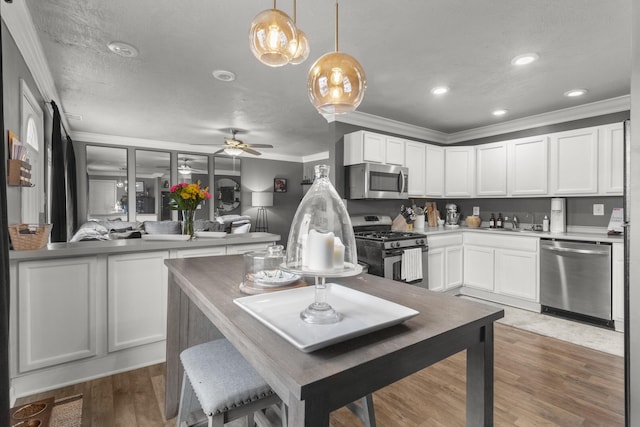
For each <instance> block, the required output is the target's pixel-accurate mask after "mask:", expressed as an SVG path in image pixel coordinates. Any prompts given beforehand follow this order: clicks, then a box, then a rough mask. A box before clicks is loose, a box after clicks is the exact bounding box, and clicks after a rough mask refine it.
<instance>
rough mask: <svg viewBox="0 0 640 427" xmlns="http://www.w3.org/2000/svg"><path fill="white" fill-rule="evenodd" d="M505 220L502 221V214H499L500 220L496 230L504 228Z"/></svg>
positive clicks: (497, 221) (497, 222)
mask: <svg viewBox="0 0 640 427" xmlns="http://www.w3.org/2000/svg"><path fill="white" fill-rule="evenodd" d="M503 223H504V220H503V219H502V214H501V213H499V214H498V219H497V220H496V228H502V227H503V226H504V225H503Z"/></svg>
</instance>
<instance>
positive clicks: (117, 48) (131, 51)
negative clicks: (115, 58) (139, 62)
mask: <svg viewBox="0 0 640 427" xmlns="http://www.w3.org/2000/svg"><path fill="white" fill-rule="evenodd" d="M107 47H108V48H109V50H110V51H111V52H113V53H115V54H116V55H120V56H124V57H125V58H135V57H136V56H138V49H136V48H135V46H132V45H130V44H129V43H125V42H111V43H109V44H108V45H107Z"/></svg>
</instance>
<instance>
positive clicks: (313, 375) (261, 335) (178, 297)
mask: <svg viewBox="0 0 640 427" xmlns="http://www.w3.org/2000/svg"><path fill="white" fill-rule="evenodd" d="M165 264H166V265H167V267H168V271H169V290H168V314H167V364H166V366H167V372H166V394H165V397H166V400H165V416H166V417H167V419H169V418H172V417H174V416H175V415H176V414H177V410H178V406H179V399H180V388H181V383H182V374H183V370H182V365H181V363H180V358H179V355H180V352H181V351H182V350H184V349H186V348H188V347H191V346H194V345H197V344H200V343H202V342H206V341H209V340H212V339H215V338H221V337H224V338H226V339H228V340H229V341H230V342H231V343H232V344H233V346H234V347H235V348H236V349H237V350H238V351H239V352H240V353H241V354H242V355H243V356H244V357H245V359H247V361H248V362H249V363H250V364H251V365H252V366H253V367H254V368H255V369H256V370H257V371H258V372H259V373H260V374H261V375H262V377H263V378H264V379H265V380H266V381H267V382H268V383H269V385H270V386H271V387H272V389H273V390H274V391H275V393H277V394H278V396H279V397H280V398H281V399H282V401H283V402H284V403H285V404H286V405H287V407H288V422H289V426H291V427H302V426H305V427H312V426H313V427H316V426H317V427H320V426H322V427H326V426H329V414H330V413H331V411H334V410H336V409H338V408H340V407H342V406H345V405H347V404H348V403H350V402H353V401H356V400H358V399H359V398H361V397H363V396H366V395H368V394H370V393H373V392H375V391H376V390H379V389H381V388H383V387H385V386H387V385H389V384H391V383H393V382H395V381H398V380H400V379H402V378H404V377H407V376H409V375H411V374H413V373H415V372H417V371H419V370H421V369H424V368H426V367H428V366H430V365H432V364H434V363H436V362H438V361H441V360H443V359H445V358H447V357H449V356H451V355H453V354H455V353H458V352H460V351H463V350H466V352H467V357H466V359H467V366H466V370H467V372H466V378H467V381H466V384H467V385H466V423H467V426H489V425H493V393H494V390H493V377H494V371H493V369H494V368H493V364H494V357H493V351H494V350H493V346H494V342H493V322H494V321H495V320H497V319H499V318H501V317H503V316H504V311H503V310H502V309H501V308H497V307H493V306H489V305H486V304H482V303H477V302H475V301H469V300H466V299H463V298H458V297H455V296H451V295H446V294H441V293H437V292H433V291H429V290H427V289H424V288H421V287H417V286H412V285H408V284H405V283H400V282H395V281H392V280H389V279H384V278H381V277H378V276H373V275H370V274H360V275H358V276H354V277H348V278H340V279H332V280H331V281H332V282H335V283H339V284H340V285H343V286H346V287H348V288H351V289H354V290H357V291H361V292H364V293H367V294H370V295H373V296H376V297H379V298H382V299H385V300H387V301H392V302H395V303H397V304H401V305H404V306H406V307H409V308H412V309H414V310H417V311H418V312H419V314H418V315H417V316H415V317H412V318H410V319H408V320H406V321H405V322H403V323H401V324H397V325H394V326H390V327H386V328H383V329H380V330H377V331H373V332H369V333H367V334H365V335H362V336H358V337H355V338H350V339H348V340H346V341H343V342H339V343H336V344H333V345H330V346H328V347H325V348H321V349H318V350H316V351H313V352H310V353H305V352H302V351H300V350H298V349H297V348H296V347H294V346H293V345H292V344H290V343H289V342H287V341H286V340H285V339H283V338H282V337H280V336H279V335H278V334H276V333H275V332H273V331H272V330H271V329H269V328H268V327H267V326H265V325H264V324H263V323H261V322H260V321H258V320H257V319H255V318H254V317H253V316H251V315H250V314H249V313H247V312H246V311H244V310H243V309H242V308H241V307H239V306H238V305H237V304H235V303H234V299H236V298H239V297H243V296H246V295H245V294H243V293H242V292H241V291H240V289H239V285H240V283H241V282H242V280H243V275H244V273H243V271H244V267H243V257H242V256H241V255H227V256H216V257H200V258H181V259H170V260H166V261H165ZM283 292H288V291H286V290H285V291H283ZM274 295H276V296H277V294H274ZM309 302H310V303H311V302H312V301H309ZM329 302H330V301H329ZM304 308H305V307H300V309H301V310H303V309H304Z"/></svg>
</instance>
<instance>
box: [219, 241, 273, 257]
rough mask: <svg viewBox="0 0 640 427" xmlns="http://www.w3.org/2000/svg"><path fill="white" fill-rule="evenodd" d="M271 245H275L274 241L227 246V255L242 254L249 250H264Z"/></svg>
mask: <svg viewBox="0 0 640 427" xmlns="http://www.w3.org/2000/svg"><path fill="white" fill-rule="evenodd" d="M271 245H273V243H249V244H246V245H233V246H227V255H242V254H246V253H247V252H253V251H264V250H265V249H266V248H267V247H268V246H271Z"/></svg>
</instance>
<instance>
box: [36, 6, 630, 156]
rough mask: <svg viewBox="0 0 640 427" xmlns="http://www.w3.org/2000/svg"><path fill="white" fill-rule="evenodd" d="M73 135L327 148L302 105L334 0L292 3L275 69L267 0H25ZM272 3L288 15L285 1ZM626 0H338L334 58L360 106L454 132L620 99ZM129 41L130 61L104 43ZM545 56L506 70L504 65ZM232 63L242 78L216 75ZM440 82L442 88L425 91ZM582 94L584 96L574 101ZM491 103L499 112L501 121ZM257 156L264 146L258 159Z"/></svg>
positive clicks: (315, 118)
mask: <svg viewBox="0 0 640 427" xmlns="http://www.w3.org/2000/svg"><path fill="white" fill-rule="evenodd" d="M27 5H28V7H29V10H30V12H31V15H32V17H33V21H34V24H35V26H36V28H37V30H38V33H39V36H40V39H41V42H42V46H43V48H44V51H45V54H46V57H47V61H48V62H49V65H50V68H51V71H52V73H53V77H54V80H55V84H56V87H57V90H58V93H59V95H60V98H61V103H62V107H63V109H64V111H65V112H68V113H74V114H80V115H82V117H83V120H82V121H77V120H70V121H69V124H70V126H71V127H72V129H73V130H74V131H81V132H92V133H99V134H107V135H118V136H127V137H135V138H147V139H153V140H163V141H174V142H182V143H185V144H198V145H200V146H202V145H218V144H222V143H223V138H224V137H225V136H229V132H228V129H229V128H238V129H242V130H245V131H247V132H246V133H244V134H242V135H241V139H243V140H244V141H245V142H247V143H258V144H265V143H266V144H273V145H274V146H275V147H274V148H273V149H272V150H269V151H270V152H272V153H278V154H289V155H296V156H302V155H309V154H313V153H317V152H320V151H323V150H326V149H327V146H326V144H327V143H328V141H329V136H330V132H329V129H330V126H329V125H328V124H327V122H326V120H325V119H324V118H323V117H322V116H320V115H319V114H318V113H317V112H316V111H315V109H314V108H313V107H312V105H311V104H310V103H309V100H308V96H307V90H306V76H307V72H308V70H309V68H310V66H311V64H312V63H313V62H314V61H315V60H316V59H317V58H318V57H319V56H320V55H321V54H323V53H325V52H328V51H330V50H332V49H333V10H334V3H333V1H330V0H315V1H305V0H300V1H298V25H299V27H300V28H301V29H302V30H303V31H305V32H306V34H307V36H308V38H309V40H310V44H311V55H310V57H309V59H308V60H307V61H306V62H305V63H303V64H301V65H297V66H292V65H289V66H285V67H282V68H269V67H267V66H265V65H262V64H261V63H259V62H258V61H257V60H256V59H255V58H254V57H253V55H252V54H251V52H250V50H249V46H248V30H249V27H250V23H251V20H252V19H253V17H254V16H255V15H256V14H257V13H258V12H260V11H261V10H264V9H267V8H269V7H271V6H272V3H271V2H270V1H266V0H260V1H258V0H242V1H240V0H190V1H188V2H176V1H168V0H135V1H130V0H109V1H104V0H27ZM278 7H279V8H281V9H282V10H284V11H285V12H287V13H289V14H291V9H292V2H291V1H287V2H284V1H280V2H278ZM630 9H631V0H608V1H602V0H562V1H558V0H535V1H531V0H491V1H473V0H432V1H423V0H404V1H400V2H394V1H380V0H345V1H342V2H341V3H340V48H341V50H342V51H344V52H346V53H349V54H351V55H353V56H355V57H356V58H357V59H358V60H359V61H360V63H361V64H362V66H363V67H364V69H365V72H366V75H367V86H368V89H367V92H366V94H365V98H364V101H363V102H362V104H361V106H360V108H359V109H358V110H359V111H361V112H365V113H369V114H373V115H377V116H382V117H385V118H389V119H393V120H397V121H400V122H406V123H409V124H413V125H416V126H420V127H425V128H428V129H433V130H437V131H441V132H446V133H452V132H458V131H463V130H468V129H473V128H477V127H481V126H486V125H490V124H494V123H498V122H500V121H505V120H510V119H517V118H521V117H526V116H530V115H534V114H539V113H543V112H547V111H553V110H558V109H562V108H567V107H571V106H575V105H579V104H581V103H590V102H594V101H599V100H603V99H609V98H613V97H617V96H621V95H627V94H629V92H630V68H631V65H630V56H631V19H630ZM114 40H117V41H125V42H127V43H131V44H133V45H134V46H136V47H137V48H138V49H139V51H140V55H139V56H138V57H137V58H132V59H127V58H122V57H118V56H116V55H114V54H112V53H110V52H109V50H108V49H107V47H106V45H107V43H109V42H110V41H114ZM525 52H536V53H538V54H539V55H540V59H539V60H538V61H537V62H535V63H533V64H532V65H530V66H527V67H521V68H516V67H514V66H512V65H511V64H510V61H511V59H512V58H513V57H514V56H516V55H518V54H521V53H525ZM214 69H226V70H230V71H233V72H234V73H236V75H237V79H236V81H234V82H232V83H223V82H220V81H217V80H215V79H214V78H213V77H212V75H211V72H212V71H213V70H214ZM440 84H445V85H448V86H450V87H451V92H450V93H449V94H447V95H446V96H444V97H434V96H432V95H431V94H430V93H429V90H430V89H431V88H432V87H433V86H435V85H440ZM576 87H583V88H588V89H589V92H588V94H587V96H585V97H582V98H580V99H568V98H565V97H563V96H562V94H563V93H564V92H565V91H567V90H569V89H573V88H576ZM495 108H505V109H507V110H509V114H508V116H506V117H505V118H502V119H497V118H495V117H493V116H492V115H491V111H492V110H493V109H495ZM265 151H266V150H265Z"/></svg>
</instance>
